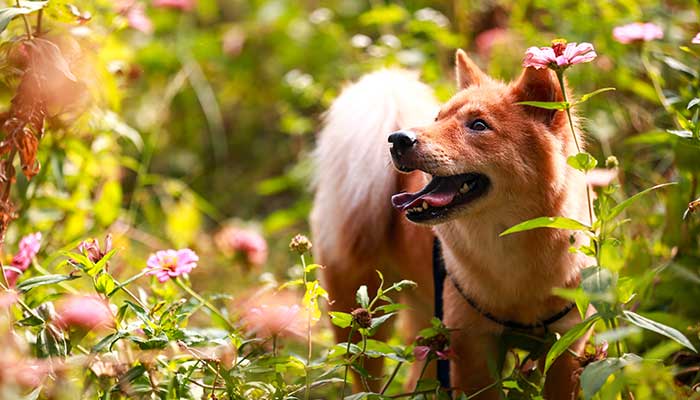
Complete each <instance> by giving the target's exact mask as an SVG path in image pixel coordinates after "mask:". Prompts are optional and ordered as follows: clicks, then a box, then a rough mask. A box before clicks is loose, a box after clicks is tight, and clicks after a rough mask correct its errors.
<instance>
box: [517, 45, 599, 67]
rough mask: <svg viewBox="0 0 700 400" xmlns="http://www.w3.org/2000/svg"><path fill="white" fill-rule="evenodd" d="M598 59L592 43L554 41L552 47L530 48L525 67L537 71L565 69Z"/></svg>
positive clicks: (527, 52) (524, 62) (526, 53)
mask: <svg viewBox="0 0 700 400" xmlns="http://www.w3.org/2000/svg"><path fill="white" fill-rule="evenodd" d="M596 57H597V54H596V52H595V50H594V49H593V45H592V44H590V43H581V44H576V43H568V44H567V43H566V40H563V39H557V40H553V41H552V45H551V46H550V47H530V48H529V49H527V51H525V59H524V60H523V67H533V68H536V69H542V68H553V69H564V68H567V67H569V66H571V65H576V64H581V63H586V62H590V61H592V60H593V59H594V58H596Z"/></svg>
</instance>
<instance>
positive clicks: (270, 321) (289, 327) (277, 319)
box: [242, 293, 306, 337]
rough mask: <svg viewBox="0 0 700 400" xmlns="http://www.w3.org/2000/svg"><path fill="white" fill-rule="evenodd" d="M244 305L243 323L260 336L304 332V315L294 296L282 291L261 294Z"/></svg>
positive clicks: (300, 333)
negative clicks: (273, 293)
mask: <svg viewBox="0 0 700 400" xmlns="http://www.w3.org/2000/svg"><path fill="white" fill-rule="evenodd" d="M244 307H245V308H246V311H245V312H244V314H243V318H242V319H243V323H244V325H245V326H246V327H247V328H248V330H249V331H250V332H251V333H255V334H256V335H258V336H261V337H270V336H286V335H293V336H302V335H303V334H304V328H303V327H304V321H305V320H306V317H305V316H304V310H303V309H302V308H301V307H300V306H299V304H298V301H297V299H296V298H294V296H291V295H285V294H284V293H278V294H276V295H263V296H261V297H258V298H256V299H253V300H252V301H250V302H248V304H245V305H244Z"/></svg>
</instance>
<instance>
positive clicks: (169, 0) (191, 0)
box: [153, 0, 196, 11]
mask: <svg viewBox="0 0 700 400" xmlns="http://www.w3.org/2000/svg"><path fill="white" fill-rule="evenodd" d="M195 4H196V0H153V7H163V8H175V9H178V10H182V11H190V10H192V9H193V8H194V6H195Z"/></svg>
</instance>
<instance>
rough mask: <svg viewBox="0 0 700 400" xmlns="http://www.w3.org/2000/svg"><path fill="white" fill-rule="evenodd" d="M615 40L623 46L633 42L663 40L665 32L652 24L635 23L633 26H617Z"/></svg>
mask: <svg viewBox="0 0 700 400" xmlns="http://www.w3.org/2000/svg"><path fill="white" fill-rule="evenodd" d="M612 34H613V38H615V40H617V41H618V42H620V43H622V44H629V43H633V42H648V41H651V40H656V39H661V38H663V37H664V32H663V31H662V30H661V27H659V26H658V25H656V24H653V23H651V22H647V23H642V22H633V23H631V24H627V25H622V26H617V27H615V29H613V32H612Z"/></svg>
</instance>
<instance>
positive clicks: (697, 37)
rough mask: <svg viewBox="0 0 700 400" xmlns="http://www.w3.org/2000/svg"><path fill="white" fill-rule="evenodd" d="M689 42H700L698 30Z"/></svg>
mask: <svg viewBox="0 0 700 400" xmlns="http://www.w3.org/2000/svg"><path fill="white" fill-rule="evenodd" d="M690 43H694V44H700V32H698V34H697V35H695V37H694V38H693V40H691V41H690Z"/></svg>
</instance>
